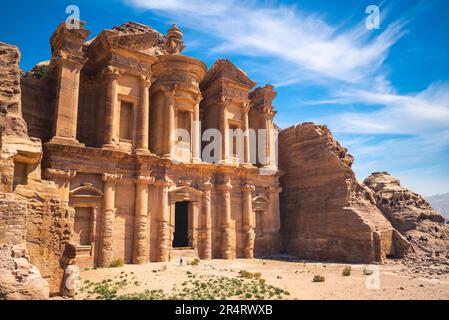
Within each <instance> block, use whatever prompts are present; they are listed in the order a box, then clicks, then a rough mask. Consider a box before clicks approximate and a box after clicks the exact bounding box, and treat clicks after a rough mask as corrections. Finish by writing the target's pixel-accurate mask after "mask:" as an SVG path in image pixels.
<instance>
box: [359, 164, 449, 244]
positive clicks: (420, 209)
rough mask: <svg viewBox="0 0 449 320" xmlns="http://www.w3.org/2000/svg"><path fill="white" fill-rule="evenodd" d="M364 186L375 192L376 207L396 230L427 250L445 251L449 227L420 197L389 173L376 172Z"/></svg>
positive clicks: (448, 241) (448, 239)
mask: <svg viewBox="0 0 449 320" xmlns="http://www.w3.org/2000/svg"><path fill="white" fill-rule="evenodd" d="M364 184H365V185H367V186H368V187H369V188H371V189H372V190H373V191H374V192H375V199H376V204H377V207H378V208H379V209H380V210H381V211H382V213H383V214H384V216H385V217H386V218H387V219H388V220H390V222H391V224H392V225H393V227H394V228H395V229H397V230H399V231H400V232H401V233H402V234H403V235H405V236H407V237H408V238H409V239H410V240H412V242H413V243H414V244H415V245H416V246H417V247H418V248H419V249H422V250H424V251H428V252H431V251H440V250H441V251H445V249H446V247H447V245H448V244H449V226H447V225H444V222H445V219H444V217H443V216H442V215H441V214H440V213H439V212H437V211H436V210H435V209H434V208H432V206H431V205H430V203H429V202H428V201H427V200H426V199H424V198H423V197H422V196H421V195H419V194H417V193H415V192H413V191H410V190H408V189H406V188H404V187H402V186H401V183H400V181H399V179H397V178H395V177H393V176H391V175H390V174H389V173H388V172H375V173H373V174H372V175H370V176H369V177H368V178H366V179H365V181H364Z"/></svg>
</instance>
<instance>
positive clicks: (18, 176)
mask: <svg viewBox="0 0 449 320" xmlns="http://www.w3.org/2000/svg"><path fill="white" fill-rule="evenodd" d="M27 183H28V165H27V164H26V163H23V162H14V178H13V190H15V189H16V187H17V186H18V185H26V184H27Z"/></svg>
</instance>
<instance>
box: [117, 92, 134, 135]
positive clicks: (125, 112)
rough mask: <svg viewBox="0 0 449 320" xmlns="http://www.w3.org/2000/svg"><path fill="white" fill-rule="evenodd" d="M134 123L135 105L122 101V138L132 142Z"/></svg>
mask: <svg viewBox="0 0 449 320" xmlns="http://www.w3.org/2000/svg"><path fill="white" fill-rule="evenodd" d="M133 123H134V105H133V104H132V103H131V102H127V101H123V100H122V101H120V140H123V141H124V142H132V139H133Z"/></svg>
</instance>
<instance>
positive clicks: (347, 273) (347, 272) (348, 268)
mask: <svg viewBox="0 0 449 320" xmlns="http://www.w3.org/2000/svg"><path fill="white" fill-rule="evenodd" d="M342 274H343V276H344V277H349V276H350V275H351V266H346V267H345V268H344V269H343V273H342Z"/></svg>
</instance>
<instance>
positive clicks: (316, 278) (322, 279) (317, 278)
mask: <svg viewBox="0 0 449 320" xmlns="http://www.w3.org/2000/svg"><path fill="white" fill-rule="evenodd" d="M325 280H326V279H325V278H324V277H323V276H320V275H316V276H314V277H313V280H312V281H313V282H324V281H325Z"/></svg>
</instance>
